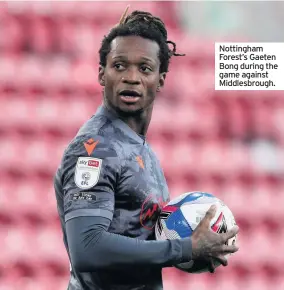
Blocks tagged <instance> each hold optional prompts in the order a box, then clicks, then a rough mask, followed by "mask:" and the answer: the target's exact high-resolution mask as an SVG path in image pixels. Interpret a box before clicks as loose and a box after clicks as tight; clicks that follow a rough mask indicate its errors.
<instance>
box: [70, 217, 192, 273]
mask: <svg viewBox="0 0 284 290" xmlns="http://www.w3.org/2000/svg"><path fill="white" fill-rule="evenodd" d="M98 220H99V223H98ZM106 222H107V220H106V219H104V218H99V217H92V218H89V217H80V218H75V219H72V220H70V221H68V222H67V223H66V229H67V239H68V246H69V249H70V256H71V261H72V264H73V267H75V268H76V269H77V270H78V271H80V272H92V271H96V270H98V269H113V268H119V267H135V266H136V267H139V266H148V267H151V266H152V267H170V266H173V265H176V264H179V263H183V262H188V261H190V259H191V241H190V239H186V240H171V241H169V240H167V241H143V240H139V239H134V238H128V237H124V236H121V235H117V234H113V233H109V232H107V231H106V226H107V225H106Z"/></svg>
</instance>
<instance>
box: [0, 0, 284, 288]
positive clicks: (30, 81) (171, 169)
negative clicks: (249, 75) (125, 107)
mask: <svg viewBox="0 0 284 290" xmlns="http://www.w3.org/2000/svg"><path fill="white" fill-rule="evenodd" d="M127 4H128V3H127V2H79V1H78V2H55V1H52V2H27V1H23V2H16V1H13V2H1V3H0V112H1V113H0V149H1V150H0V160H1V162H0V249H1V252H0V289H1V290H4V289H5V290H12V289H15V290H16V289H17V290H18V289H21V290H30V289H32V290H47V289H56V290H63V289H66V288H67V283H68V277H69V263H68V258H67V254H66V251H65V248H64V246H63V241H62V233H61V229H60V225H59V220H58V216H57V208H56V203H55V196H54V191H53V183H52V182H53V175H54V173H55V171H56V168H57V166H58V164H59V163H60V159H61V156H62V153H63V150H64V148H65V147H66V146H67V144H68V142H69V141H70V140H71V138H73V136H74V135H75V134H76V132H77V130H78V129H79V127H80V126H81V125H82V124H83V122H85V121H86V120H87V119H88V118H89V117H90V116H92V114H93V113H94V112H95V111H96V109H97V107H98V106H99V105H100V104H101V99H102V97H101V87H100V86H99V84H98V82H97V72H98V62H99V58H98V50H99V47H100V44H101V40H102V38H103V36H104V35H105V34H107V33H108V31H109V30H110V29H111V27H112V26H113V25H115V24H116V23H117V22H118V21H119V18H120V16H121V14H122V12H123V11H124V9H125V7H126V5H127ZM283 8H284V3H283V2H272V1H267V2H232V1H228V2H213V1H209V2H201V1H198V2H136V1H134V2H133V1H132V3H131V8H130V9H131V10H135V9H141V10H146V11H149V12H152V13H154V14H156V15H157V16H159V17H161V18H162V19H163V20H164V22H165V23H166V25H167V28H168V31H169V39H170V40H172V41H174V42H176V43H177V52H180V53H186V56H185V57H174V58H173V59H172V61H171V66H170V72H169V73H168V76H167V81H166V86H165V88H164V90H163V92H162V93H161V94H160V95H159V96H158V99H157V103H156V107H155V111H154V116H153V120H152V123H151V126H150V131H149V135H148V140H149V142H150V143H151V144H152V146H153V148H154V149H155V150H156V152H157V154H158V156H159V158H160V160H161V162H162V165H163V167H164V170H165V174H166V177H167V180H168V184H169V188H170V190H171V197H174V196H176V195H178V194H181V193H183V192H186V191H193V190H204V191H208V192H212V193H214V194H215V195H217V196H218V197H220V198H221V199H223V200H224V201H225V203H227V205H228V206H229V207H230V208H231V209H232V211H233V213H234V214H235V217H236V220H237V223H238V224H239V225H240V228H241V232H240V234H239V244H240V251H239V253H238V254H237V255H235V256H233V257H231V258H230V263H229V267H227V268H218V270H217V271H216V273H215V274H214V275H211V274H202V275H186V274H184V273H182V272H180V271H178V270H175V269H165V270H164V281H165V290H173V289H198V290H207V289H215V290H223V289H225V290H233V289H236V290H240V289H242V290H264V289H273V290H280V289H282V290H283V289H284V270H283V269H284V254H283V249H284V228H283V224H282V221H283V219H284V210H283V209H284V179H283V171H284V162H283V161H284V158H283V148H284V142H283V141H284V138H283V137H284V94H283V92H276V91H274V92H268V91H267V92H265V91H263V92H261V91H250V92H245V91H235V92H234V91H228V92H225V91H222V92H221V91H215V90H214V42H215V41H262V42H265V41H274V42H276V41H283V38H284V35H283V29H281V28H282V27H283V22H284V17H283V16H284V15H283V14H284V12H283V11H284V9H283Z"/></svg>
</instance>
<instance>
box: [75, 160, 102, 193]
mask: <svg viewBox="0 0 284 290" xmlns="http://www.w3.org/2000/svg"><path fill="white" fill-rule="evenodd" d="M101 167H102V160H101V159H98V158H92V157H79V158H78V161H77V165H76V170H75V183H76V185H77V186H78V187H79V188H82V189H89V188H91V187H93V186H95V185H96V184H97V183H98V181H99V177H100V171H101Z"/></svg>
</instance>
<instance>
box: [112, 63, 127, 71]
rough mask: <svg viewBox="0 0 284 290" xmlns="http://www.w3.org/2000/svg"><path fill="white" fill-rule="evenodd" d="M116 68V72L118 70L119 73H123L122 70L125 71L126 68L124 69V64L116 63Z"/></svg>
mask: <svg viewBox="0 0 284 290" xmlns="http://www.w3.org/2000/svg"><path fill="white" fill-rule="evenodd" d="M114 68H115V69H116V70H118V71H121V70H123V69H124V68H125V67H124V65H123V64H122V63H115V64H114Z"/></svg>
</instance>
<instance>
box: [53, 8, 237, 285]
mask: <svg viewBox="0 0 284 290" xmlns="http://www.w3.org/2000/svg"><path fill="white" fill-rule="evenodd" d="M168 43H171V44H172V45H173V50H171V49H170V48H169V47H168ZM175 51H176V47H175V44H174V43H173V42H170V41H167V31H166V28H165V25H164V23H163V22H162V21H161V20H160V19H159V18H157V17H154V16H152V15H151V14H150V13H147V12H141V11H134V12H132V13H131V14H130V15H128V16H127V17H126V15H125V16H124V17H122V20H121V21H120V24H119V25H117V26H116V27H114V28H113V29H112V30H111V31H110V33H109V34H108V35H107V36H106V37H105V38H104V39H103V41H102V46H101V49H100V51H99V53H100V68H99V74H98V78H99V83H100V84H101V86H102V87H103V104H102V106H101V107H100V108H99V109H98V111H97V112H96V113H95V114H94V115H93V116H92V117H91V118H90V119H89V120H88V121H87V122H86V123H85V124H84V125H83V126H82V128H81V129H80V130H79V132H78V134H77V135H76V137H75V138H74V139H73V140H72V142H71V143H70V144H69V146H68V148H67V149H66V150H65V152H64V155H63V159H62V161H61V165H60V166H59V168H58V171H57V174H56V177H55V191H56V198H57V203H58V212H59V216H60V220H61V225H62V230H63V234H64V243H65V246H66V249H67V252H68V255H69V258H70V268H71V270H70V271H71V278H70V281H69V286H68V289H69V290H82V289H84V290H89V289H95V290H126V289H127V290H130V289H131V290H134V289H136V290H138V289H144V290H146V289H147V290H154V289H155V290H157V289H163V284H162V268H163V267H171V266H174V265H176V264H179V263H185V262H189V261H190V260H191V259H204V260H205V261H208V264H209V265H210V267H211V270H212V271H214V263H213V258H214V259H217V260H219V261H220V262H221V263H222V264H223V265H224V266H226V265H227V261H226V259H225V257H224V256H225V255H226V254H228V253H233V252H236V251H237V250H238V248H237V247H236V246H234V245H233V246H228V245H226V242H227V241H228V239H229V238H231V237H233V236H235V235H236V234H237V232H238V228H237V227H236V228H234V229H232V230H231V231H229V232H228V233H224V234H216V233H214V232H213V231H211V230H210V226H209V223H210V221H211V219H212V218H213V217H214V214H215V210H214V208H213V207H212V208H211V209H210V210H209V211H208V212H207V214H206V217H205V218H204V219H203V220H202V222H201V223H200V224H199V226H198V227H197V229H196V230H195V231H194V233H193V235H192V236H191V237H190V238H185V239H176V240H166V241H156V240H155V237H154V225H155V222H156V220H157V217H158V214H159V212H160V209H161V207H162V206H163V205H164V204H165V203H166V202H167V201H169V191H168V187H167V184H166V180H165V177H164V174H163V171H162V169H161V166H160V164H159V161H158V160H157V158H156V156H155V154H154V152H153V151H152V149H151V147H150V146H149V144H148V143H147V141H146V138H145V136H146V132H147V129H148V126H149V123H150V120H151V115H152V110H153V105H154V101H155V96H156V93H157V92H158V91H159V90H160V89H161V88H162V87H163V85H164V83H165V78H166V73H167V71H168V66H169V60H170V58H171V56H173V55H177V54H176V52H175ZM165 125H167V126H169V125H170V116H169V124H165Z"/></svg>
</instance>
